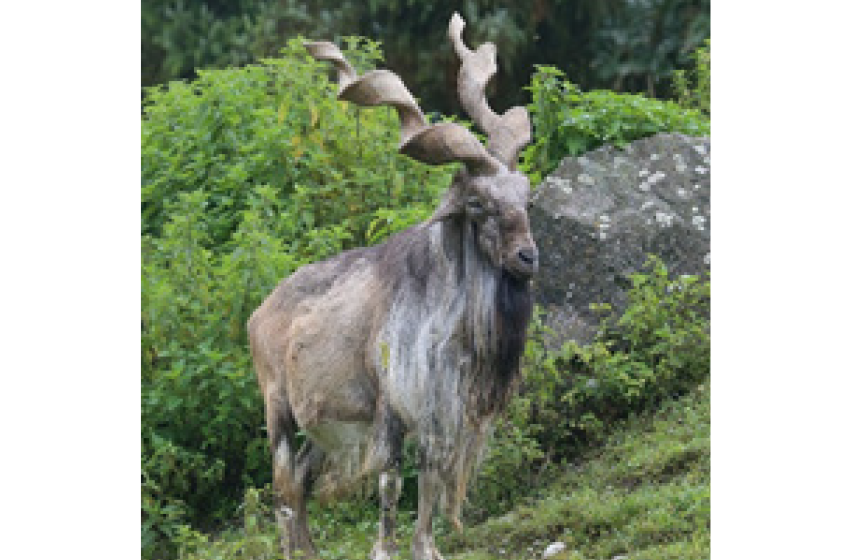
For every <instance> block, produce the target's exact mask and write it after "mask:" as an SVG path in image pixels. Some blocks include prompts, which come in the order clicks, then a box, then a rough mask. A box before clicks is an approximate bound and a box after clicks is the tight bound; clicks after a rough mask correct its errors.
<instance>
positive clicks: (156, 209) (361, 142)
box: [142, 38, 451, 248]
mask: <svg viewBox="0 0 850 560" xmlns="http://www.w3.org/2000/svg"><path fill="white" fill-rule="evenodd" d="M346 43H347V45H348V49H347V51H346V52H347V54H348V56H349V57H350V59H351V60H352V62H353V63H354V64H355V65H359V66H360V68H361V69H363V68H370V67H373V66H374V64H375V63H376V61H378V60H379V59H380V57H381V54H380V51H379V49H378V46H377V44H375V43H373V42H370V41H368V40H358V39H354V38H349V39H347V41H346ZM327 66H328V65H327V64H322V63H320V62H317V61H315V60H313V59H312V58H310V57H309V56H308V55H307V54H306V52H305V50H304V48H303V46H302V44H301V41H300V40H292V41H290V43H289V44H288V46H287V47H286V49H284V50H283V52H282V56H281V58H275V59H268V60H264V61H263V64H261V65H252V66H247V67H245V68H241V69H228V70H207V71H202V72H201V73H200V77H199V79H198V80H197V81H195V82H193V83H191V84H185V83H181V82H173V83H171V84H170V85H169V86H168V87H167V88H164V87H157V88H152V89H151V90H149V94H148V96H147V99H146V102H145V105H144V119H143V125H142V217H143V233H147V234H152V235H159V233H160V232H161V229H162V225H163V223H164V221H165V219H166V217H167V213H166V212H165V208H166V205H167V204H169V202H172V201H173V200H174V199H175V198H176V196H177V195H178V193H181V192H190V191H195V190H198V189H203V191H204V192H206V193H208V195H209V196H208V199H207V207H206V210H205V212H206V213H207V216H206V223H207V227H208V234H209V236H210V237H209V242H208V243H207V245H208V246H210V247H221V248H224V247H227V248H229V247H230V246H232V243H229V242H230V241H232V240H231V235H232V234H233V232H234V231H235V230H236V228H237V225H238V223H239V221H240V220H241V215H242V214H241V213H242V211H244V210H245V209H246V208H247V198H248V193H249V192H250V191H251V188H252V187H254V186H258V185H269V186H271V187H273V188H274V189H275V190H276V191H277V196H278V197H279V199H280V200H281V202H284V204H283V206H284V208H285V209H286V210H287V211H286V212H285V214H284V216H285V217H286V220H285V223H284V224H282V225H281V228H280V229H281V230H282V231H281V232H280V233H282V234H284V235H286V236H288V237H289V238H291V239H300V238H303V237H306V235H307V232H309V231H312V230H315V229H317V228H318V229H321V228H325V227H331V226H339V227H340V228H343V229H344V230H346V231H347V232H349V233H350V235H351V236H352V237H351V239H350V242H347V243H343V246H345V247H348V246H352V245H357V244H362V243H363V242H364V241H365V240H366V237H365V233H366V231H367V229H368V228H369V225H370V223H371V221H372V220H373V219H374V218H373V217H372V213H373V212H375V211H376V210H378V209H380V208H388V207H389V208H407V209H411V208H417V207H419V208H421V207H422V206H423V205H424V206H425V207H427V206H428V205H429V204H431V203H432V201H433V200H434V199H435V197H436V196H437V195H438V193H439V192H440V190H441V189H442V188H444V187H445V186H446V185H447V183H448V181H449V180H450V174H451V170H450V169H446V168H434V167H429V166H426V165H424V164H420V163H417V162H415V161H413V160H410V159H409V158H402V157H399V156H398V154H397V153H396V142H397V139H398V127H397V124H396V123H397V117H396V115H395V112H394V111H393V110H392V109H390V108H388V107H379V108H370V109H362V108H359V107H356V106H353V105H351V104H348V103H344V102H340V101H337V99H336V96H335V86H334V85H333V84H332V83H330V81H329V80H328V79H327V75H328V67H327ZM381 217H382V219H386V217H387V216H386V215H383V216H381ZM307 242H308V243H309V241H307Z"/></svg>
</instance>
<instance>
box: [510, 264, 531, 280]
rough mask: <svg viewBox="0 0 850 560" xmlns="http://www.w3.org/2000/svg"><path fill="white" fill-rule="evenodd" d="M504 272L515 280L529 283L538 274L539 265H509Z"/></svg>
mask: <svg viewBox="0 0 850 560" xmlns="http://www.w3.org/2000/svg"><path fill="white" fill-rule="evenodd" d="M504 270H505V272H506V273H507V274H509V275H510V276H511V277H512V278H513V279H514V280H519V281H522V282H528V281H529V280H531V279H532V278H533V277H534V276H535V275H536V274H537V263H520V264H517V263H508V264H507V265H505V267H504Z"/></svg>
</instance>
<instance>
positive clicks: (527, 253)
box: [517, 247, 537, 266]
mask: <svg viewBox="0 0 850 560" xmlns="http://www.w3.org/2000/svg"><path fill="white" fill-rule="evenodd" d="M517 257H519V260H520V261H521V262H522V263H523V264H525V265H526V266H534V263H535V262H536V261H537V249H535V248H534V247H523V248H522V249H520V250H519V251H517Z"/></svg>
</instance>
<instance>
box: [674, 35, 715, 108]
mask: <svg viewBox="0 0 850 560" xmlns="http://www.w3.org/2000/svg"><path fill="white" fill-rule="evenodd" d="M693 60H694V68H693V70H692V71H690V72H688V71H686V70H676V71H675V72H674V73H673V89H674V90H675V92H676V98H677V100H678V102H679V104H680V105H681V106H682V107H688V108H691V109H698V110H700V111H702V113H703V114H705V115H707V116H708V115H711V43H710V41H709V39H706V40H705V46H704V47H700V48H699V49H697V50H696V52H695V53H694V56H693Z"/></svg>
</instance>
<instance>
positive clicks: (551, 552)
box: [543, 541, 567, 558]
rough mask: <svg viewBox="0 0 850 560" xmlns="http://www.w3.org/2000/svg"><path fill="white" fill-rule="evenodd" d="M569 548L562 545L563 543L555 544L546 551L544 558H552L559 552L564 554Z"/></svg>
mask: <svg viewBox="0 0 850 560" xmlns="http://www.w3.org/2000/svg"><path fill="white" fill-rule="evenodd" d="M566 548H567V545H565V544H564V543H562V542H561V541H558V542H553V543H552V544H550V545H549V546H547V547H546V550H544V551H543V558H552V557H553V556H555V555H556V554H558V553H559V552H562V551H563V550H565V549H566Z"/></svg>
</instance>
